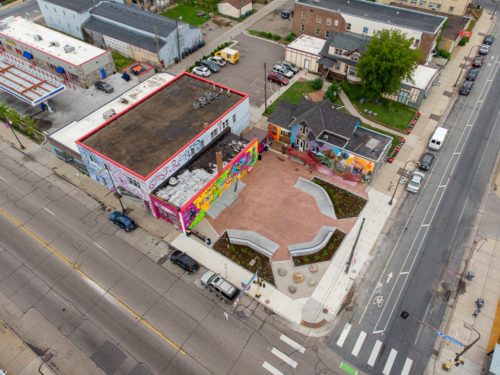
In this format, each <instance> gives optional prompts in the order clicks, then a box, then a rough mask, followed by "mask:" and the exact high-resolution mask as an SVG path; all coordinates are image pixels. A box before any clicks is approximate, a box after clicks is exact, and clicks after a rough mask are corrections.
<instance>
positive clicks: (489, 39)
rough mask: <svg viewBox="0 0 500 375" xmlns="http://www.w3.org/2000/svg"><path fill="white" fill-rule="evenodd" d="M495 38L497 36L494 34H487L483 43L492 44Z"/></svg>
mask: <svg viewBox="0 0 500 375" xmlns="http://www.w3.org/2000/svg"><path fill="white" fill-rule="evenodd" d="M494 40H495V37H494V36H493V35H491V34H490V35H486V36H485V37H484V41H483V44H486V45H488V46H491V45H492V44H493V41H494Z"/></svg>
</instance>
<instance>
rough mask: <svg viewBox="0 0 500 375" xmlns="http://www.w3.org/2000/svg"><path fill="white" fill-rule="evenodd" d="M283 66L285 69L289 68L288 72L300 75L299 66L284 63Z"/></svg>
mask: <svg viewBox="0 0 500 375" xmlns="http://www.w3.org/2000/svg"><path fill="white" fill-rule="evenodd" d="M281 65H283V66H284V67H285V68H287V69H288V70H291V71H292V72H294V73H298V72H299V67H298V66H297V65H295V64H292V63H291V62H288V61H283V62H282V63H281Z"/></svg>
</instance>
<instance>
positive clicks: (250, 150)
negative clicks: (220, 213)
mask: <svg viewBox="0 0 500 375" xmlns="http://www.w3.org/2000/svg"><path fill="white" fill-rule="evenodd" d="M257 147H258V142H257V140H255V141H254V142H253V143H251V144H250V145H248V146H247V148H246V149H245V150H244V151H242V152H241V153H240V154H239V155H238V156H237V157H236V158H235V159H233V162H232V163H231V164H229V165H227V166H226V167H225V168H224V170H223V171H222V173H221V174H220V175H218V176H217V177H216V178H215V179H214V180H212V182H211V183H210V184H209V185H208V187H207V188H206V189H205V190H204V191H203V192H201V193H200V194H199V195H198V196H196V197H194V198H193V199H192V200H191V201H190V202H188V203H187V204H186V205H185V206H184V207H183V208H182V219H183V221H184V226H185V227H186V229H187V228H190V229H193V228H194V227H195V226H196V224H198V222H199V221H200V220H201V219H203V217H204V216H205V213H206V210H208V208H209V207H210V205H211V204H212V203H213V202H215V201H216V200H217V198H219V196H220V195H221V194H222V192H224V191H225V190H227V189H228V188H229V187H230V186H231V185H232V184H233V183H235V182H236V180H237V179H239V178H241V177H243V176H244V175H245V174H246V173H247V172H248V173H251V172H252V171H253V168H254V165H255V163H256V162H257V157H258V151H257Z"/></svg>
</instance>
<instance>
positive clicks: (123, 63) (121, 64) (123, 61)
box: [111, 52, 136, 73]
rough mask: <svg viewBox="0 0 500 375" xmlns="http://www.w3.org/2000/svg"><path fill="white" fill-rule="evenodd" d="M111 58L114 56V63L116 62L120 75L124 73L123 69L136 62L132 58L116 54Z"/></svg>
mask: <svg viewBox="0 0 500 375" xmlns="http://www.w3.org/2000/svg"><path fill="white" fill-rule="evenodd" d="M111 56H113V61H114V62H115V67H116V71H117V72H120V73H121V72H123V68H126V67H127V66H129V65H132V64H133V63H135V61H136V60H133V59H131V58H128V57H125V56H122V55H120V54H118V53H116V52H111Z"/></svg>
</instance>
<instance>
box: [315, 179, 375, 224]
mask: <svg viewBox="0 0 500 375" xmlns="http://www.w3.org/2000/svg"><path fill="white" fill-rule="evenodd" d="M313 182H314V183H315V184H318V185H319V186H321V187H322V188H323V189H325V191H326V193H327V194H328V196H329V197H330V200H331V202H332V205H333V208H334V209H335V215H336V216H337V219H347V218H351V217H357V216H359V214H360V212H361V210H362V209H363V207H365V204H366V199H364V198H361V197H360V196H358V195H356V194H353V193H351V192H349V191H347V190H344V189H342V188H340V187H338V186H335V185H332V184H330V183H328V182H326V181H324V180H321V179H319V178H317V177H314V178H313Z"/></svg>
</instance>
